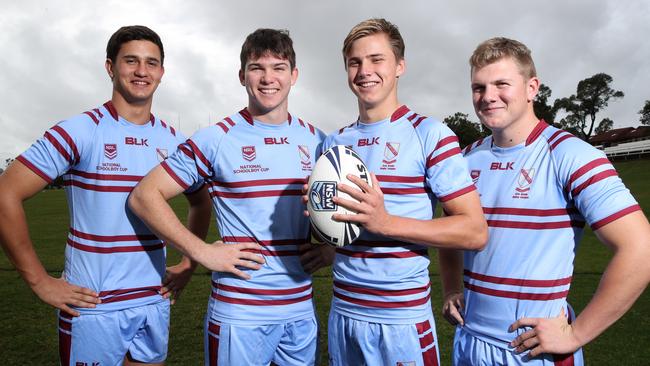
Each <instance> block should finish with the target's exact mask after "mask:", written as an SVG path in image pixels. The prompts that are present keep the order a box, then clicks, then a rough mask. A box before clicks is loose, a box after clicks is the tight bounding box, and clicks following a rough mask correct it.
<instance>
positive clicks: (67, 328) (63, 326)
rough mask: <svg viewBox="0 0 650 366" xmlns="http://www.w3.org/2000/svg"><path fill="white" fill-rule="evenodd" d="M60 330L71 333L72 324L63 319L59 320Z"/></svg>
mask: <svg viewBox="0 0 650 366" xmlns="http://www.w3.org/2000/svg"><path fill="white" fill-rule="evenodd" d="M59 329H62V330H65V331H68V332H71V331H72V323H71V322H69V321H66V320H64V319H62V318H59Z"/></svg>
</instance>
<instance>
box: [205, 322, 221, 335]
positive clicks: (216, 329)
mask: <svg viewBox="0 0 650 366" xmlns="http://www.w3.org/2000/svg"><path fill="white" fill-rule="evenodd" d="M208 332H210V333H213V334H215V335H219V333H220V332H221V325H219V324H216V323H213V322H208Z"/></svg>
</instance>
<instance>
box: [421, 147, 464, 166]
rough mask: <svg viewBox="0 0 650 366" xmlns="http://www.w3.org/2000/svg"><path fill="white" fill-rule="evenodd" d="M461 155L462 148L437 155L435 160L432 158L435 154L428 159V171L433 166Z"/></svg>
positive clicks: (455, 148)
mask: <svg viewBox="0 0 650 366" xmlns="http://www.w3.org/2000/svg"><path fill="white" fill-rule="evenodd" d="M458 154H460V147H458V146H456V147H453V148H451V149H449V150H447V151H445V152H443V153H442V154H439V155H437V156H436V157H435V158H432V157H431V156H432V155H433V152H432V153H431V154H430V155H429V158H428V159H427V169H429V168H431V167H432V166H434V165H436V164H438V163H439V162H441V161H443V160H445V159H447V158H449V157H451V156H454V155H458Z"/></svg>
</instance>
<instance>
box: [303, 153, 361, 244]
mask: <svg viewBox="0 0 650 366" xmlns="http://www.w3.org/2000/svg"><path fill="white" fill-rule="evenodd" d="M348 174H351V175H354V176H357V177H359V178H361V179H363V180H364V181H366V182H367V183H368V184H369V185H370V186H372V181H371V180H370V173H369V172H368V168H366V165H365V164H364V163H363V161H362V160H361V158H360V157H359V155H357V153H356V152H354V150H352V149H351V148H349V147H347V146H343V145H336V146H333V147H332V148H330V149H328V150H327V151H325V153H323V155H321V156H320V157H319V158H318V160H317V161H316V165H314V169H313V170H312V173H311V176H310V177H309V182H308V190H307V195H308V198H309V199H308V201H307V211H309V218H310V220H311V225H312V228H313V229H314V231H315V232H316V233H317V234H318V235H319V236H320V237H321V238H322V239H323V240H325V241H326V242H327V243H328V244H330V245H334V246H337V247H342V246H345V245H349V244H351V243H352V242H354V241H355V240H356V239H357V238H358V237H359V235H360V234H361V232H362V230H363V228H362V227H361V226H360V225H358V224H355V223H351V222H343V221H334V220H333V219H332V215H333V214H335V213H339V214H347V213H355V212H354V211H349V210H347V209H346V208H344V207H341V206H339V205H337V204H336V203H334V202H333V200H332V198H334V197H337V196H338V197H341V198H345V199H351V200H353V198H351V197H350V196H349V195H348V194H347V193H343V192H339V190H338V184H339V183H345V184H347V185H349V186H352V187H357V185H356V184H354V183H352V182H351V181H349V180H348V179H347V178H346V176H347V175H348Z"/></svg>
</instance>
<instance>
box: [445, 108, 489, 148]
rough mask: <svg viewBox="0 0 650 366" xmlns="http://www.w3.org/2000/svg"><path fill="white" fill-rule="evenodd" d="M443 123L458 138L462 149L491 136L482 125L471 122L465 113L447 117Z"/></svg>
mask: <svg viewBox="0 0 650 366" xmlns="http://www.w3.org/2000/svg"><path fill="white" fill-rule="evenodd" d="M442 122H443V123H445V124H446V125H447V126H448V127H449V128H450V129H451V130H452V131H454V133H455V134H456V136H458V141H459V144H460V147H461V148H463V147H465V146H467V145H469V144H471V143H472V142H474V141H476V140H478V139H480V138H481V137H485V136H487V135H489V134H490V131H489V130H486V129H483V128H482V126H481V124H479V123H476V122H472V121H470V120H469V116H468V115H467V114H465V113H461V112H456V113H455V114H454V115H453V116H448V117H446V118H445V119H444V120H443V121H442Z"/></svg>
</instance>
